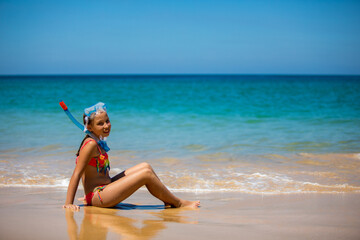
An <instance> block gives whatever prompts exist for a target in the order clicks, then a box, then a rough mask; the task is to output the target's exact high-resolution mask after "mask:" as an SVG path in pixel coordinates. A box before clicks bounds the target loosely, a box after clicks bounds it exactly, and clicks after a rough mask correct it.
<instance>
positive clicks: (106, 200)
mask: <svg viewBox="0 0 360 240" xmlns="http://www.w3.org/2000/svg"><path fill="white" fill-rule="evenodd" d="M94 106H96V107H95V108H94ZM94 106H92V107H90V108H87V109H85V113H84V117H83V119H84V124H85V127H86V128H87V130H89V131H90V132H91V133H92V134H91V135H92V136H93V137H94V136H95V137H96V138H98V139H103V138H105V137H108V136H109V134H110V131H111V123H110V120H109V117H108V115H107V112H106V107H105V105H104V104H103V105H100V107H99V104H96V105H94ZM88 109H93V110H92V111H89V110H88ZM93 137H90V136H89V135H86V136H85V138H84V140H83V141H82V143H81V144H80V147H79V150H78V153H77V158H76V166H75V169H74V172H73V174H72V176H71V179H70V183H69V187H68V191H67V196H66V202H65V205H63V208H71V209H73V210H79V208H80V207H79V206H77V205H74V204H73V202H74V197H75V194H76V191H77V188H78V185H79V181H80V178H81V179H82V184H83V186H84V191H85V200H86V203H87V205H88V206H97V207H113V206H115V205H116V204H118V203H120V202H122V201H123V200H125V199H126V198H128V197H129V196H130V195H132V194H133V193H134V192H135V191H136V190H138V189H139V188H140V187H142V186H144V185H145V186H146V188H147V189H148V190H149V192H150V193H151V194H152V195H153V196H155V197H156V198H158V199H159V200H161V201H163V202H164V205H165V207H191V208H197V207H199V205H200V202H199V201H187V200H183V199H180V198H177V197H176V196H174V195H173V194H172V193H171V192H170V191H169V190H168V189H167V188H166V186H165V185H164V184H163V183H162V182H161V181H160V179H159V178H158V176H157V175H156V174H155V172H154V170H153V169H152V167H151V166H150V165H149V164H148V163H141V164H138V165H136V166H134V167H131V168H129V169H127V170H125V171H123V172H122V173H120V174H118V175H116V176H114V177H112V178H111V177H110V176H109V169H110V166H109V160H108V155H107V153H106V152H105V150H104V148H106V147H104V145H103V144H101V143H103V141H99V142H97V141H96V140H95V139H94V138H93ZM100 145H102V146H100Z"/></svg>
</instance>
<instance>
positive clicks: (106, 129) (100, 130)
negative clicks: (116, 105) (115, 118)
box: [88, 112, 111, 138]
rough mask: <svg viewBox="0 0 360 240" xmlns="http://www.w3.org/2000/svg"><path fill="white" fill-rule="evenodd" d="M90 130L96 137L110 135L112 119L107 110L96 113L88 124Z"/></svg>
mask: <svg viewBox="0 0 360 240" xmlns="http://www.w3.org/2000/svg"><path fill="white" fill-rule="evenodd" d="M88 130H89V131H90V132H92V133H94V134H95V136H96V137H98V138H100V136H102V137H108V136H109V134H110V130H111V123H110V119H109V117H108V115H107V113H106V112H101V113H98V114H96V116H95V118H94V120H93V121H92V122H91V124H90V125H89V126H88Z"/></svg>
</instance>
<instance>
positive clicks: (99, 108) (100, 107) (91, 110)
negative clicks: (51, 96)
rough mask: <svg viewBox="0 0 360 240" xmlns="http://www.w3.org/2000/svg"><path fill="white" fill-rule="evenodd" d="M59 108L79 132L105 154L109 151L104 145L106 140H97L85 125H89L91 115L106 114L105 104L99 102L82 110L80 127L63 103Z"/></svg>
mask: <svg viewBox="0 0 360 240" xmlns="http://www.w3.org/2000/svg"><path fill="white" fill-rule="evenodd" d="M59 104H60V106H61V108H62V109H63V110H64V112H65V113H66V115H67V116H68V117H69V118H70V120H71V121H72V122H73V123H74V124H75V125H76V126H77V127H78V128H80V129H81V131H84V132H85V133H86V134H88V135H89V136H90V137H92V138H93V139H94V140H95V141H96V142H97V143H98V144H99V146H100V147H102V148H103V149H104V150H105V151H106V152H108V151H109V150H110V148H109V147H108V145H107V144H106V138H102V137H101V136H100V138H101V139H98V138H97V137H96V136H95V135H94V134H93V133H92V132H90V131H89V130H88V129H87V125H88V123H89V120H90V117H91V115H92V114H95V115H96V114H97V113H99V112H106V105H105V103H102V102H99V103H97V104H95V105H93V106H91V107H88V108H85V109H84V114H85V126H84V125H82V124H81V123H79V122H78V121H77V120H76V119H75V118H74V116H73V115H72V114H71V113H70V111H69V109H68V107H67V106H66V104H65V103H64V101H60V103H59Z"/></svg>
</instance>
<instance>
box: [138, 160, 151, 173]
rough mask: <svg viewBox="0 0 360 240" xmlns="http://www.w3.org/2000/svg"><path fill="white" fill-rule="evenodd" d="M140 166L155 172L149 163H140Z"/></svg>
mask: <svg viewBox="0 0 360 240" xmlns="http://www.w3.org/2000/svg"><path fill="white" fill-rule="evenodd" d="M140 166H141V168H142V169H150V170H151V171H153V169H152V167H151V165H150V164H149V163H147V162H143V163H140Z"/></svg>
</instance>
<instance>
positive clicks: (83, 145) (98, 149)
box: [80, 138, 102, 155]
mask: <svg viewBox="0 0 360 240" xmlns="http://www.w3.org/2000/svg"><path fill="white" fill-rule="evenodd" d="M91 141H95V140H94V139H92V138H91V139H89V141H86V142H85V143H84V144H83V145H82V147H81V148H80V150H82V149H83V147H85V145H86V144H88V143H89V142H91ZM95 142H96V141H95ZM96 146H97V148H98V150H99V153H100V155H102V153H101V149H100V147H99V144H97V143H96Z"/></svg>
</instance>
